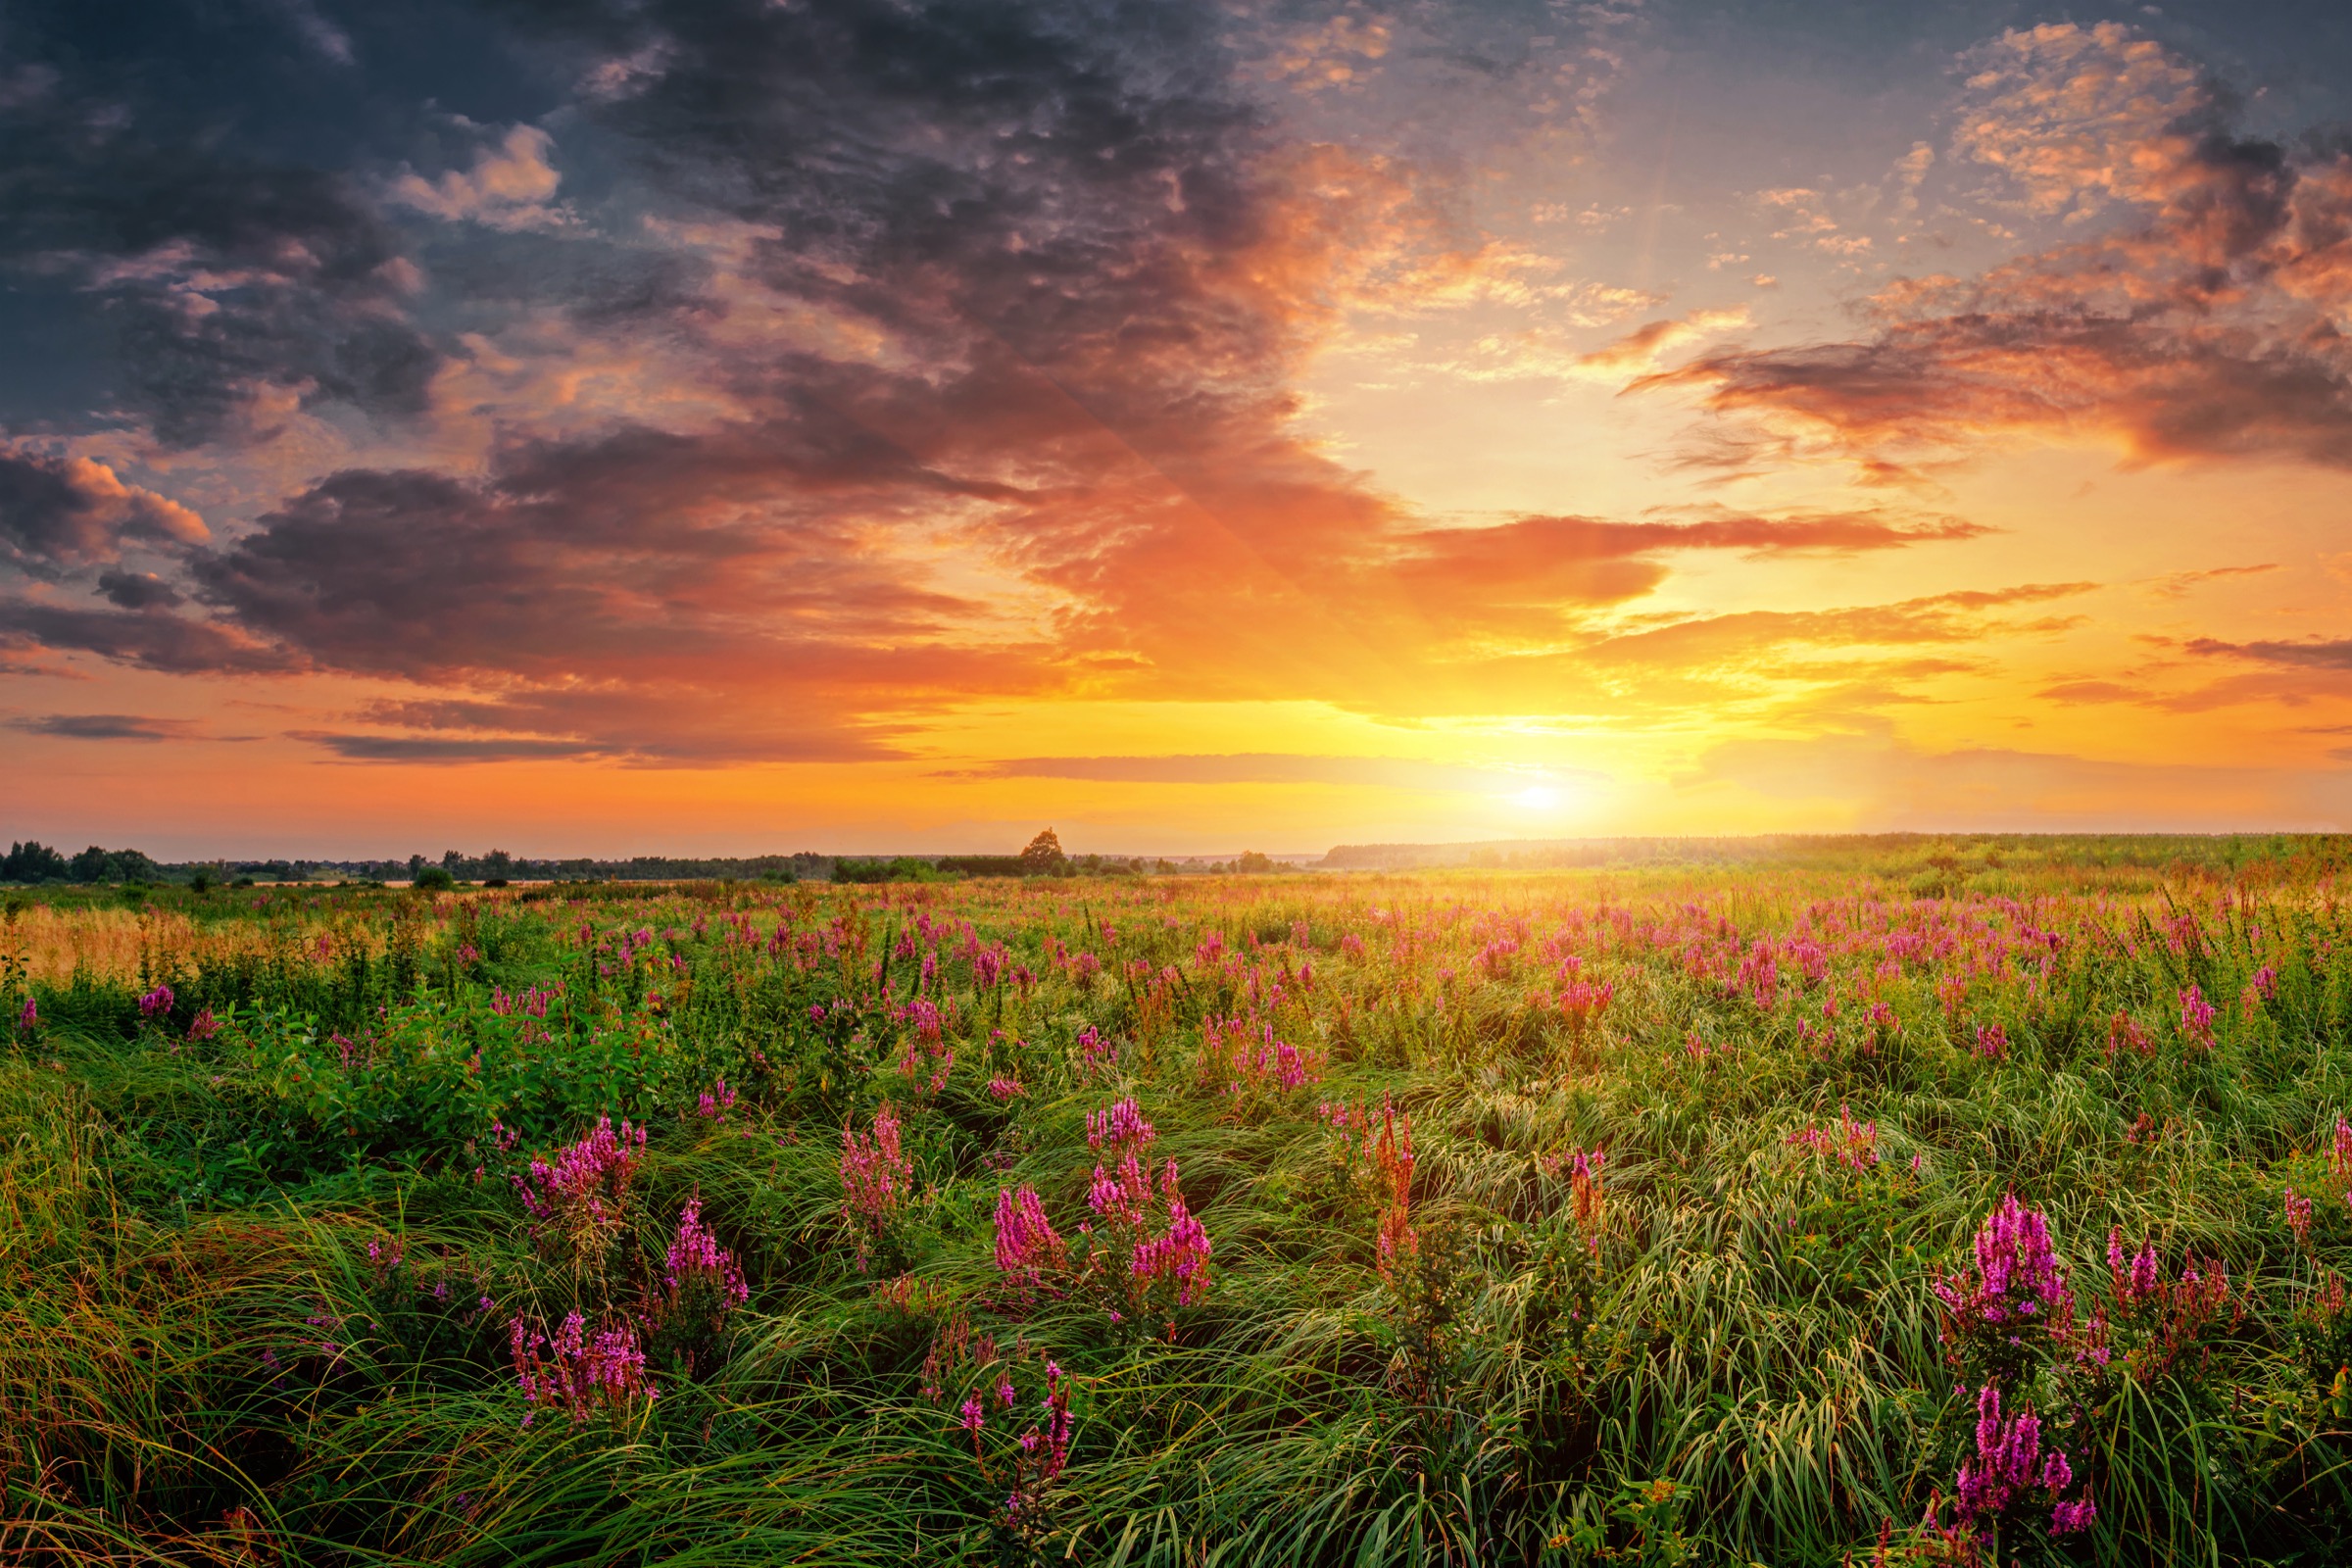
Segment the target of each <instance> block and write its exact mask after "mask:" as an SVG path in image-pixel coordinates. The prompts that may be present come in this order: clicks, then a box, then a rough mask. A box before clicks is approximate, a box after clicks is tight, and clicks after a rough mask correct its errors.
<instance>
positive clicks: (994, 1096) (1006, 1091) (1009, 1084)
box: [988, 1078, 1021, 1105]
mask: <svg viewBox="0 0 2352 1568" xmlns="http://www.w3.org/2000/svg"><path fill="white" fill-rule="evenodd" d="M1020 1095H1021V1086H1020V1085H1019V1083H1017V1082H1015V1081H1014V1080H1013V1079H1010V1078H991V1079H990V1080H989V1081H988V1098H989V1099H991V1100H993V1101H995V1102H996V1103H998V1104H1000V1105H1002V1104H1005V1103H1006V1102H1008V1101H1012V1100H1016V1099H1018V1098H1019V1097H1020Z"/></svg>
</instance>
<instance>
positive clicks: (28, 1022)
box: [17, 997, 41, 1034]
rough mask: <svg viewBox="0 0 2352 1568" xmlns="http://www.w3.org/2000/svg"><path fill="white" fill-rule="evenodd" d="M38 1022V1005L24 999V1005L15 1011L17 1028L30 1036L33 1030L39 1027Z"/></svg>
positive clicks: (39, 1011) (39, 1014)
mask: <svg viewBox="0 0 2352 1568" xmlns="http://www.w3.org/2000/svg"><path fill="white" fill-rule="evenodd" d="M40 1021H41V1009H40V1005H38V1004H37V1003H35V1002H34V1001H33V1000H32V998H30V997H26V998H25V1005H24V1006H22V1007H19V1008H18V1009H17V1027H18V1028H20V1029H22V1030H24V1031H25V1033H26V1034H30V1033H32V1031H33V1029H34V1028H35V1027H36V1026H38V1025H39V1023H40Z"/></svg>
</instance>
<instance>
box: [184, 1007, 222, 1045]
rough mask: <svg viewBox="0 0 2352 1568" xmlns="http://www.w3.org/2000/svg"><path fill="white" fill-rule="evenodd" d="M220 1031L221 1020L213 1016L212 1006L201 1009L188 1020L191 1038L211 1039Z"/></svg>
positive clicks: (197, 1039) (198, 1039)
mask: <svg viewBox="0 0 2352 1568" xmlns="http://www.w3.org/2000/svg"><path fill="white" fill-rule="evenodd" d="M220 1032H221V1020H220V1019H218V1018H216V1017H214V1016H213V1009H212V1008H211V1007H204V1008H201V1009H199V1010H198V1012H197V1014H196V1016H195V1017H194V1018H192V1019H190V1020H189V1022H188V1038H189V1039H190V1040H195V1041H204V1040H210V1039H212V1038H213V1036H215V1035H217V1034H219V1033H220Z"/></svg>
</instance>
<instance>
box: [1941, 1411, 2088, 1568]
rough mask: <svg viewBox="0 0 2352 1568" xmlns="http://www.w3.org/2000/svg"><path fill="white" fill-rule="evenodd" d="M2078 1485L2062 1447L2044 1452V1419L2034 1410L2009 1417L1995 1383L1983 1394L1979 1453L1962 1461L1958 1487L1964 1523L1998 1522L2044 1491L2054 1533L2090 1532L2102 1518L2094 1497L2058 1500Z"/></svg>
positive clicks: (2019, 1412) (1978, 1422)
mask: <svg viewBox="0 0 2352 1568" xmlns="http://www.w3.org/2000/svg"><path fill="white" fill-rule="evenodd" d="M2074 1484H2075V1470H2074V1466H2073V1465H2071V1464H2069V1463H2068V1462H2067V1457H2066V1455H2065V1454H2063V1453H2061V1452H2059V1451H2058V1450H2057V1449H2056V1448H2051V1449H2049V1450H2048V1451H2047V1452H2044V1451H2043V1448H2042V1445H2041V1418H2040V1417H2038V1416H2036V1415H2035V1414H2034V1410H2033V1407H2032V1406H2030V1405H2029V1406H2027V1407H2026V1408H2024V1409H2022V1410H2019V1411H2018V1412H2017V1413H2016V1414H2014V1415H2011V1416H2008V1417H2006V1418H2004V1417H2003V1416H2002V1414H2001V1391H2000V1390H1999V1389H1997V1388H1994V1387H1993V1386H1992V1385H1991V1384H1986V1385H1985V1386H1984V1387H1983V1388H1981V1389H1979V1390H1978V1391H1977V1455H1976V1457H1975V1458H1974V1459H1969V1460H1963V1461H1962V1462H1961V1465H1960V1474H1959V1478H1958V1480H1957V1482H1956V1483H1955V1486H1954V1489H1953V1490H1954V1493H1955V1500H1956V1501H1957V1502H1958V1504H1959V1507H1960V1517H1961V1518H1962V1519H1963V1520H1997V1519H1998V1518H1999V1516H2000V1515H2002V1514H2003V1513H2006V1512H2008V1511H2009V1509H2010V1508H2011V1507H2012V1506H2013V1505H2014V1504H2017V1503H2019V1502H2022V1501H2025V1500H2026V1499H2027V1498H2028V1497H2030V1496H2031V1495H2033V1494H2036V1493H2038V1494H2040V1495H2041V1498H2042V1500H2045V1501H2047V1502H2048V1503H2049V1504H2050V1505H2051V1529H2052V1531H2053V1532H2054V1533H2056V1534H2060V1535H2066V1534H2071V1533H2072V1532H2075V1531H2078V1530H2082V1529H2086V1528H2087V1527H2088V1526H2089V1524H2090V1522H2091V1521H2092V1520H2093V1519H2095V1518H2096V1517H2098V1509H2097V1507H2096V1506H2095V1505H2094V1504H2093V1503H2092V1502H2091V1500H2090V1498H2089V1496H2088V1495H2084V1496H2082V1497H2081V1498H2079V1499H2077V1500H2075V1501H2073V1502H2065V1501H2061V1500H2060V1499H2059V1497H2058V1494H2059V1493H2062V1492H2064V1491H2065V1490H2066V1489H2067V1488H2069V1487H2071V1486H2073V1485H2074Z"/></svg>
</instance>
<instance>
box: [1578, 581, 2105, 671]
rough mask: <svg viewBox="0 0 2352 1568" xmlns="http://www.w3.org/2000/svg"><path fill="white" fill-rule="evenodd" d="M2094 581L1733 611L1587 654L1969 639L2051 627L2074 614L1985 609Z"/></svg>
mask: <svg viewBox="0 0 2352 1568" xmlns="http://www.w3.org/2000/svg"><path fill="white" fill-rule="evenodd" d="M2097 587H2099V584H2097V583H2091V582H2065V583H2028V584H2024V585H2022V586H2019V587H2015V588H2002V589H1960V590H1956V591H1954V592H1951V593H1942V594H1929V595H1925V596H1922V597H1920V598H1917V599H1906V600H1900V601H1897V602H1896V603H1893V604H1887V605H1862V606H1853V607H1848V608H1843V609H1835V610H1801V611H1791V610H1748V611H1739V612H1736V613H1731V614H1727V615H1707V616H1697V617H1693V618H1692V619H1690V620H1684V621H1677V622H1675V623H1673V624H1670V625H1666V626H1660V627H1657V628H1655V629H1653V630H1645V631H1635V632H1629V633H1626V634H1624V635H1622V636H1617V637H1611V638H1608V639H1606V640H1604V641H1602V642H1599V643H1597V644H1595V645H1593V647H1591V648H1588V649H1587V650H1585V657H1586V658H1588V659H1591V660H1593V661H1594V662H1603V663H1613V662H1625V663H1639V664H1646V665H1652V666H1666V667H1674V668H1681V669H1691V668H1697V667H1703V666H1705V665H1708V664H1712V663H1718V662H1724V661H1732V660H1736V661H1740V662H1749V661H1752V660H1753V659H1754V657H1755V656H1756V655H1757V654H1758V653H1759V652H1762V651H1765V650H1770V649H1774V648H1780V647H1787V646H1791V645H1815V646H1827V647H1834V648H1839V649H1846V648H1860V647H1910V646H1915V645H1919V644H1933V643H1960V642H1974V641H1977V640H1979V639H1982V638H1985V637H1987V636H1990V635H1992V634H1994V633H1995V632H2006V633H2016V632H2046V631H2056V630H2063V629H2065V628H2066V627H2068V626H2071V625H2074V624H2076V621H2075V620H2074V619H2072V618H2062V619H2056V620H2053V619H2047V618H2044V619H2039V620H2032V621H2024V622H2020V621H2016V620H2013V619H2008V618H2006V617H2003V616H2000V615H1997V614H1989V613H1987V612H1996V611H2003V610H2006V609H2008V608H2010V607H2012V606H2017V605H2031V604H2040V603H2046V602H2049V601H2051V600H2057V599H2067V598H2072V597H2074V596H2075V595H2078V594H2084V593H2089V592H2091V591H2092V590H2094V589H2096V588H2097Z"/></svg>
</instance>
